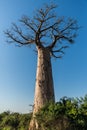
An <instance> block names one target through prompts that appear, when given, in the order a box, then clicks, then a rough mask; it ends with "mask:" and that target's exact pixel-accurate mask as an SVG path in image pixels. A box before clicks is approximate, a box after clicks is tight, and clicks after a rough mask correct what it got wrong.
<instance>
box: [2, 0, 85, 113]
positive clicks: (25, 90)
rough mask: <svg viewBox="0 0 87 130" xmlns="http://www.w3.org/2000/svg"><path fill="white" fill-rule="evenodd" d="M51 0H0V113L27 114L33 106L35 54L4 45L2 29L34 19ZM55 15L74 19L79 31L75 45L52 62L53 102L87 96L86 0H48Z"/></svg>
mask: <svg viewBox="0 0 87 130" xmlns="http://www.w3.org/2000/svg"><path fill="white" fill-rule="evenodd" d="M49 1H50V0H44V1H42V0H32V1H31V0H15V1H14V0H0V112H3V111H6V110H10V111H13V112H22V113H26V112H29V110H30V109H31V108H30V107H29V104H33V99H34V86H35V75H36V65H37V55H36V54H35V52H34V50H33V49H32V47H31V48H29V47H21V48H19V47H16V46H15V44H11V45H9V44H7V43H6V37H5V35H4V33H3V31H4V30H6V29H7V28H9V27H10V26H11V23H12V22H15V23H18V20H19V19H20V18H21V16H22V15H24V14H25V15H28V16H30V17H31V16H33V15H34V13H35V9H38V8H39V7H41V6H42V5H43V4H44V3H49ZM51 1H53V2H55V3H57V4H58V9H57V10H56V11H57V12H58V15H60V16H61V15H62V16H65V17H69V16H70V17H72V18H75V19H77V21H78V24H79V25H80V26H82V28H81V29H80V30H79V31H78V37H77V38H76V40H75V44H74V45H73V46H71V47H70V48H69V49H68V50H67V51H66V54H65V56H64V57H63V59H61V60H59V59H52V66H53V78H54V86H55V96H56V101H57V100H59V99H60V98H61V97H63V96H67V97H80V96H84V95H85V94H87V36H86V35H87V0H51Z"/></svg>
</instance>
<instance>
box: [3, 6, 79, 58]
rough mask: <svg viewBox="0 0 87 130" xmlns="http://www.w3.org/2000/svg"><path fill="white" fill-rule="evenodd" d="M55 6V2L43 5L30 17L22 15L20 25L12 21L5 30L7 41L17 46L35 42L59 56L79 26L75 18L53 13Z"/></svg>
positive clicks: (72, 39) (71, 41)
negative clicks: (10, 25)
mask: <svg viewBox="0 0 87 130" xmlns="http://www.w3.org/2000/svg"><path fill="white" fill-rule="evenodd" d="M56 7H57V6H56V5H55V4H50V5H44V7H43V8H40V9H38V10H36V13H35V15H34V16H33V17H32V18H30V17H28V16H22V18H21V19H20V20H19V23H20V25H17V24H15V23H12V27H11V29H7V30H6V31H5V34H6V36H7V37H8V42H9V43H14V42H15V43H16V44H17V45H18V46H24V45H31V44H35V45H36V46H39V47H45V48H48V49H49V50H50V54H51V56H53V57H55V58H61V57H62V56H63V55H64V50H65V49H66V48H68V47H69V44H68V43H70V44H72V43H74V38H75V37H76V36H77V30H78V28H79V27H78V24H77V21H76V20H74V19H72V18H65V17H59V16H58V15H57V14H56V13H54V10H55V9H56Z"/></svg>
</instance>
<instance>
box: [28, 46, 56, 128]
mask: <svg viewBox="0 0 87 130" xmlns="http://www.w3.org/2000/svg"><path fill="white" fill-rule="evenodd" d="M37 51H38V63H37V74H36V87H35V97H34V108H33V118H32V120H31V122H30V127H29V130H37V129H39V124H38V123H37V121H36V119H34V116H35V113H37V112H38V111H39V110H40V108H42V107H43V106H44V105H45V104H46V103H48V102H49V101H53V102H55V96H54V86H53V77H52V67H51V57H50V51H49V49H48V48H44V47H37Z"/></svg>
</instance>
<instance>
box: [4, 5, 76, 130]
mask: <svg viewBox="0 0 87 130" xmlns="http://www.w3.org/2000/svg"><path fill="white" fill-rule="evenodd" d="M56 7H57V6H56V5H54V4H50V5H45V6H44V7H43V8H40V9H38V10H37V12H36V14H35V16H34V17H33V18H29V17H27V16H23V17H22V18H21V19H20V20H19V22H20V25H21V26H17V24H12V28H11V29H8V30H6V31H5V34H6V36H7V38H8V42H10V43H16V44H17V45H18V46H29V45H31V44H32V45H35V47H36V50H37V54H38V55H37V56H38V63H37V73H36V86H35V97H34V107H33V116H32V120H31V122H30V127H29V130H36V129H38V128H39V124H38V123H37V120H36V119H35V118H34V117H35V114H36V113H37V112H38V111H39V110H40V108H42V107H43V106H44V105H45V104H46V103H47V102H49V101H53V102H55V95H54V85H53V77H52V67H51V58H52V57H54V58H62V56H63V55H64V53H65V49H66V48H68V47H69V45H70V44H73V43H74V39H75V37H76V34H77V30H78V25H77V21H76V20H74V19H71V18H67V19H66V18H64V17H58V16H57V15H56V13H54V10H55V9H56Z"/></svg>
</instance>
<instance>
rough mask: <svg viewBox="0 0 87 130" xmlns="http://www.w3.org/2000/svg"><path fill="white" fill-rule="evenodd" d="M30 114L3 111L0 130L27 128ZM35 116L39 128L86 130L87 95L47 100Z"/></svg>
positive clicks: (21, 129) (0, 115)
mask: <svg viewBox="0 0 87 130" xmlns="http://www.w3.org/2000/svg"><path fill="white" fill-rule="evenodd" d="M31 115H32V114H31V113H30V114H29V113H28V114H19V113H11V112H10V111H7V112H3V113H1V114H0V130H28V124H29V122H30V120H31ZM35 118H36V119H37V120H38V124H40V127H39V128H40V130H87V122H86V121H87V95H86V96H85V97H84V98H82V97H80V98H67V97H63V98H61V99H60V100H59V101H58V102H56V103H53V102H49V103H48V104H46V105H45V106H44V107H43V108H42V109H41V110H40V111H39V112H38V113H37V114H36V117H35Z"/></svg>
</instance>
